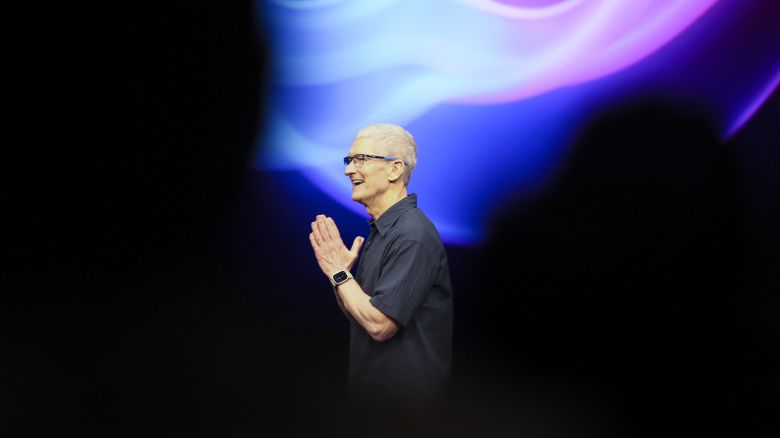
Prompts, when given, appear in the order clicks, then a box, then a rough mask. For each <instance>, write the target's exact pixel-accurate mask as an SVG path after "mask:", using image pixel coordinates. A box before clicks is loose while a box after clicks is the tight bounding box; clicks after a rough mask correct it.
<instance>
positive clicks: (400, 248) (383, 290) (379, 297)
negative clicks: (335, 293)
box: [370, 240, 438, 327]
mask: <svg viewBox="0 0 780 438" xmlns="http://www.w3.org/2000/svg"><path fill="white" fill-rule="evenodd" d="M437 268H438V267H437V264H436V258H435V257H433V256H431V254H430V251H429V250H426V248H425V247H424V246H423V245H422V244H421V243H420V242H417V241H413V240H403V241H401V242H399V243H398V244H396V245H394V247H393V248H391V249H390V251H389V252H388V255H387V259H386V260H384V261H383V264H382V272H381V275H380V277H379V280H378V281H377V284H376V287H375V289H374V296H373V297H371V299H370V303H371V305H373V306H374V307H375V308H377V309H378V310H379V311H380V312H382V313H384V314H385V315H387V316H389V317H390V318H392V319H393V320H394V321H395V322H397V323H398V324H399V325H401V326H402V327H407V326H408V325H409V324H410V323H411V322H412V319H413V318H414V314H415V312H416V311H417V309H418V308H419V307H420V304H421V303H422V302H423V300H424V299H425V297H426V296H427V295H428V293H429V291H430V290H431V286H432V285H433V282H434V278H435V276H436V271H437Z"/></svg>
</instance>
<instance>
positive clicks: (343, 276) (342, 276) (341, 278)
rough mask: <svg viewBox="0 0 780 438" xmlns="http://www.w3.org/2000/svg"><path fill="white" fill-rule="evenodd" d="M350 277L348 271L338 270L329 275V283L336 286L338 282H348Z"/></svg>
mask: <svg viewBox="0 0 780 438" xmlns="http://www.w3.org/2000/svg"><path fill="white" fill-rule="evenodd" d="M351 278H352V274H350V273H349V271H346V270H345V271H339V272H336V273H335V274H333V275H332V276H331V277H330V283H331V284H332V285H333V287H337V286H338V285H340V284H344V283H346V282H348V281H349V280H350V279H351Z"/></svg>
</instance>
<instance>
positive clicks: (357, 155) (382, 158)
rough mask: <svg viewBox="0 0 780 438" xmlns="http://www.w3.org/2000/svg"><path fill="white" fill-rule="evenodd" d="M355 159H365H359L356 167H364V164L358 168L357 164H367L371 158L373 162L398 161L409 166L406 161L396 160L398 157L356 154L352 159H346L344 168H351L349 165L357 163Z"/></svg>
mask: <svg viewBox="0 0 780 438" xmlns="http://www.w3.org/2000/svg"><path fill="white" fill-rule="evenodd" d="M355 157H363V158H358V159H357V161H356V162H355V167H360V166H362V164H361V165H360V166H358V164H357V162H362V163H365V162H366V159H367V158H370V159H373V160H383V161H396V160H398V161H401V162H402V163H404V165H405V166H408V164H406V161H404V160H402V159H400V158H396V157H383V156H382V155H370V154H355V155H352V156H351V157H344V166H349V164H350V163H351V162H353V161H355Z"/></svg>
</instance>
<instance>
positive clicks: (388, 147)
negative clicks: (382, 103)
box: [355, 123, 417, 186]
mask: <svg viewBox="0 0 780 438" xmlns="http://www.w3.org/2000/svg"><path fill="white" fill-rule="evenodd" d="M360 137H368V138H371V139H373V140H375V141H376V142H377V143H378V144H379V145H380V146H381V147H382V149H383V150H384V153H386V154H388V155H389V156H392V157H396V158H400V159H402V160H403V161H404V163H406V165H405V166H404V167H405V168H404V174H403V181H404V185H405V186H406V185H409V179H410V178H411V177H412V171H413V170H414V167H415V166H416V165H417V143H415V141H414V137H412V134H410V133H409V131H407V130H406V129H404V128H402V127H400V126H398V125H392V124H390V123H376V124H373V125H368V126H365V127H363V128H361V129H360V130H359V131H358V133H357V135H356V136H355V139H358V138H360Z"/></svg>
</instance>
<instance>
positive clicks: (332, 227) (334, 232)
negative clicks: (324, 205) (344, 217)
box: [325, 217, 341, 240]
mask: <svg viewBox="0 0 780 438" xmlns="http://www.w3.org/2000/svg"><path fill="white" fill-rule="evenodd" d="M325 226H326V227H327V228H328V233H329V234H330V235H331V237H333V238H334V239H339V240H341V233H339V228H338V227H337V226H336V222H335V221H334V220H333V218H330V217H327V218H325Z"/></svg>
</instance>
